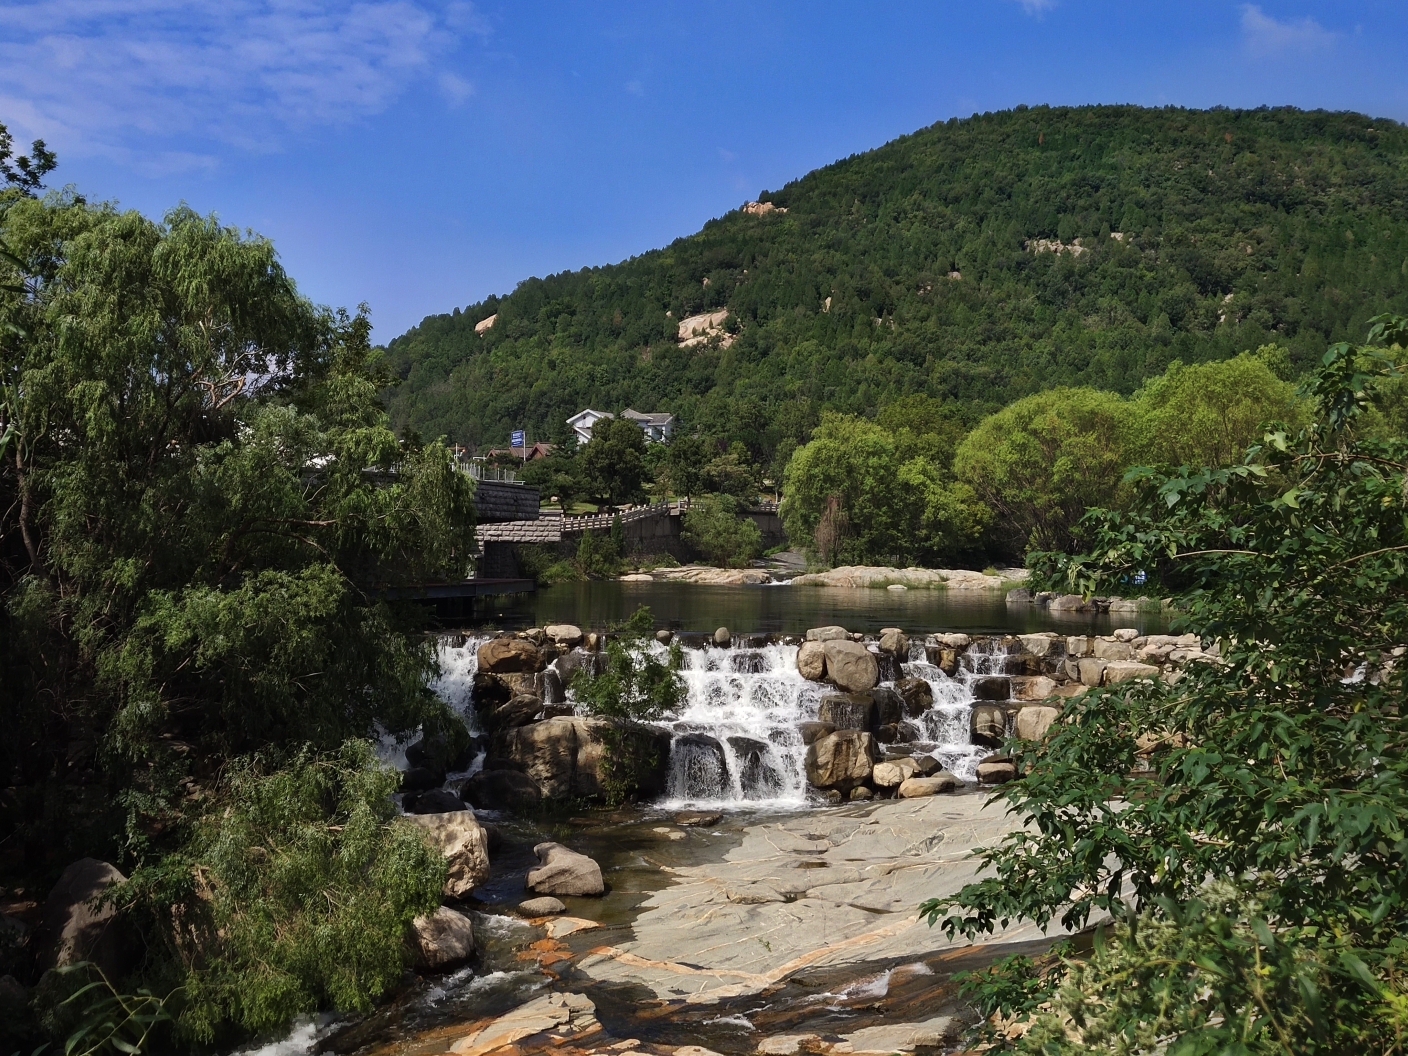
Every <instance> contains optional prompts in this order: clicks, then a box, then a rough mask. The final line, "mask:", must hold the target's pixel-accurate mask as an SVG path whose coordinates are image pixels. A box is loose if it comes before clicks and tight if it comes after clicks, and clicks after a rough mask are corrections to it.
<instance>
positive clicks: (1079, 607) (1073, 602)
mask: <svg viewBox="0 0 1408 1056" xmlns="http://www.w3.org/2000/svg"><path fill="white" fill-rule="evenodd" d="M1047 608H1048V609H1049V610H1050V611H1051V612H1089V611H1090V608H1091V606H1090V603H1089V602H1088V601H1086V600H1085V598H1083V597H1081V595H1079V594H1062V595H1060V596H1059V597H1056V598H1052V599H1051V604H1050V605H1048V606H1047Z"/></svg>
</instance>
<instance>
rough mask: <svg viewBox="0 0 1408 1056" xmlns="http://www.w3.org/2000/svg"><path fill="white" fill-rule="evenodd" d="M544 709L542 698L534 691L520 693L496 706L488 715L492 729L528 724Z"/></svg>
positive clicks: (488, 722)
mask: <svg viewBox="0 0 1408 1056" xmlns="http://www.w3.org/2000/svg"><path fill="white" fill-rule="evenodd" d="M542 710H543V702H542V699H541V698H540V697H538V696H536V695H535V694H532V693H520V694H518V695H517V696H515V697H512V698H510V699H509V700H508V701H506V702H505V703H503V704H500V705H499V706H498V707H496V708H495V709H494V710H493V712H492V714H491V715H489V716H487V719H488V721H487V723H486V724H487V725H488V726H489V728H490V729H505V728H507V727H509V726H527V725H528V724H529V723H530V722H532V721H533V718H534V716H536V715H537V714H538V712H540V711H542Z"/></svg>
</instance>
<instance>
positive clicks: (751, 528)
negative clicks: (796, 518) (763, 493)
mask: <svg viewBox="0 0 1408 1056" xmlns="http://www.w3.org/2000/svg"><path fill="white" fill-rule="evenodd" d="M680 538H682V539H683V540H684V542H685V544H686V545H687V546H689V547H692V548H693V549H694V550H696V551H698V552H699V553H701V554H703V555H704V558H705V559H706V560H708V561H710V562H712V563H714V564H716V565H721V566H723V567H724V568H743V567H744V566H746V565H747V564H748V562H749V561H751V560H753V558H755V557H757V556H758V555H759V554H760V553H762V552H763V533H762V532H761V531H759V530H758V526H757V524H755V523H754V522H753V520H752V518H750V517H745V516H743V515H741V514H740V513H739V512H738V500H737V499H735V498H733V497H732V496H729V495H705V496H703V497H702V498H699V499H695V500H694V501H693V502H692V503H690V506H689V509H688V510H687V511H685V515H684V524H683V525H682V526H681V530H680Z"/></svg>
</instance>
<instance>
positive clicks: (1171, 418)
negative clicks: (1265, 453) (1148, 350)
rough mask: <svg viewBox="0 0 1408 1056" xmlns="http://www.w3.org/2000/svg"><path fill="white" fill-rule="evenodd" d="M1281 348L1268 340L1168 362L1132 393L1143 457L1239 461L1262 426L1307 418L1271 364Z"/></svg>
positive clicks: (1192, 462) (1186, 462) (1296, 424)
mask: <svg viewBox="0 0 1408 1056" xmlns="http://www.w3.org/2000/svg"><path fill="white" fill-rule="evenodd" d="M1277 353H1282V355H1278V354H1277ZM1283 353H1284V350H1282V349H1279V348H1277V347H1276V346H1274V345H1272V346H1266V347H1264V348H1261V349H1258V350H1257V351H1256V352H1255V353H1252V352H1244V353H1242V354H1241V355H1240V356H1236V357H1234V358H1232V359H1227V360H1223V361H1222V362H1220V363H1200V364H1196V365H1194V366H1184V365H1183V364H1182V363H1180V362H1178V361H1176V360H1175V361H1174V362H1173V363H1171V364H1169V368H1168V370H1167V371H1165V372H1164V373H1163V374H1161V375H1160V376H1159V377H1157V378H1151V379H1150V380H1149V381H1147V382H1145V383H1144V387H1143V388H1142V389H1140V390H1139V392H1138V393H1136V394H1135V398H1134V402H1135V404H1136V405H1137V408H1138V412H1139V413H1140V414H1141V415H1142V417H1143V421H1142V422H1141V423H1140V428H1142V429H1143V430H1144V438H1143V440H1142V442H1141V445H1140V446H1141V447H1142V448H1143V451H1144V457H1147V458H1151V459H1153V460H1156V461H1159V462H1168V463H1172V464H1173V465H1181V466H1226V465H1231V464H1232V463H1233V462H1237V461H1240V459H1241V457H1242V452H1244V451H1245V450H1246V449H1247V448H1248V447H1249V446H1250V445H1251V444H1253V443H1255V442H1256V441H1257V440H1260V439H1261V434H1262V431H1263V430H1264V429H1265V428H1266V426H1268V425H1271V424H1272V423H1276V422H1280V423H1283V424H1285V425H1286V426H1287V427H1288V428H1291V429H1299V428H1301V427H1302V426H1304V425H1306V424H1307V422H1308V421H1309V417H1310V412H1309V408H1308V407H1307V406H1306V404H1305V403H1304V402H1303V401H1301V400H1300V399H1298V398H1297V396H1296V390H1295V386H1294V385H1292V384H1291V383H1290V382H1288V381H1283V380H1281V379H1280V378H1278V377H1277V376H1276V374H1275V372H1274V369H1273V366H1274V365H1275V364H1276V363H1278V362H1280V363H1284V362H1285V359H1284V355H1283ZM1268 361H1269V362H1268Z"/></svg>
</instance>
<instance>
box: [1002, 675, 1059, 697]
mask: <svg viewBox="0 0 1408 1056" xmlns="http://www.w3.org/2000/svg"><path fill="white" fill-rule="evenodd" d="M1055 692H1056V681H1055V679H1051V678H1047V677H1046V676H1045V675H1018V676H1017V677H1015V678H1013V679H1012V699H1013V700H1024V701H1025V700H1045V699H1046V698H1047V697H1049V696H1051V694H1053V693H1055Z"/></svg>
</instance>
